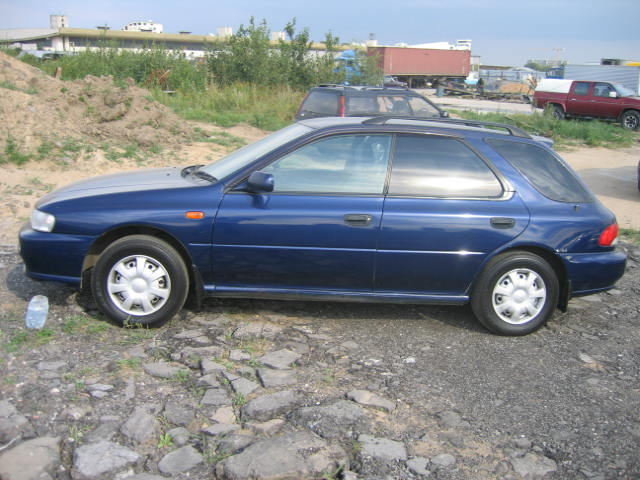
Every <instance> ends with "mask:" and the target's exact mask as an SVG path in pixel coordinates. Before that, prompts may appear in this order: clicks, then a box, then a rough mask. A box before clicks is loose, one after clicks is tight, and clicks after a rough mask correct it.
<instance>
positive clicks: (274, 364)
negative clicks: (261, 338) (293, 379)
mask: <svg viewBox="0 0 640 480" xmlns="http://www.w3.org/2000/svg"><path fill="white" fill-rule="evenodd" d="M301 356H302V355H300V354H299V353H296V352H292V351H291V350H286V349H283V350H278V351H276V352H269V353H267V354H265V355H263V356H261V357H259V358H258V361H259V362H260V363H262V364H263V365H266V366H267V367H271V368H275V369H276V370H287V369H289V368H291V364H292V363H294V362H296V361H297V360H298V359H299V358H300V357H301Z"/></svg>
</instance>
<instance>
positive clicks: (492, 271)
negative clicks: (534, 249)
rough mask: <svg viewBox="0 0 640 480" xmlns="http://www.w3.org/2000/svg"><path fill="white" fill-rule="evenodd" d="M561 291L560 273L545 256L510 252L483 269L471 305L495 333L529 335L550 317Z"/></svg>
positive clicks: (493, 260) (481, 319)
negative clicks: (558, 275)
mask: <svg viewBox="0 0 640 480" xmlns="http://www.w3.org/2000/svg"><path fill="white" fill-rule="evenodd" d="M558 294H559V281H558V277H557V275H556V272H555V271H554V270H553V268H552V267H551V265H549V263H547V261H546V260H544V259H543V258H541V257H539V256H537V255H533V254H531V253H528V252H507V253H505V254H502V255H498V256H496V257H495V258H493V259H492V260H490V261H489V263H488V264H487V265H486V267H485V268H484V269H483V271H482V273H481V274H480V276H479V277H478V279H477V280H476V283H475V285H474V288H473V291H472V294H471V308H472V309H473V313H474V314H475V316H476V317H477V319H478V320H479V321H480V323H482V324H483V325H484V326H485V327H486V328H487V329H488V330H490V331H492V332H494V333H498V334H500V335H526V334H528V333H531V332H534V331H535V330H537V329H538V328H540V327H541V326H542V325H544V324H545V323H546V321H547V320H548V319H549V317H551V315H552V314H553V312H554V311H555V308H556V306H557V305H558Z"/></svg>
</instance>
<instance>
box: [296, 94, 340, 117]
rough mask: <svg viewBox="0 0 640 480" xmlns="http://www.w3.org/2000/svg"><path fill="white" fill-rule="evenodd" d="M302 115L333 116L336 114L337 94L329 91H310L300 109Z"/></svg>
mask: <svg viewBox="0 0 640 480" xmlns="http://www.w3.org/2000/svg"><path fill="white" fill-rule="evenodd" d="M300 114H301V115H302V116H307V117H311V116H313V115H314V114H315V115H329V116H334V115H337V114H338V95H336V94H335V93H330V92H318V91H315V92H311V93H309V96H308V97H307V99H306V100H305V101H304V104H303V105H302V108H301V109H300Z"/></svg>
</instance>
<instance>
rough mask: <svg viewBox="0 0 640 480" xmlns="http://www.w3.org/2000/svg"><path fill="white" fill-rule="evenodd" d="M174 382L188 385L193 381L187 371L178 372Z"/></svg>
mask: <svg viewBox="0 0 640 480" xmlns="http://www.w3.org/2000/svg"><path fill="white" fill-rule="evenodd" d="M173 380H174V381H176V382H178V383H187V382H188V381H189V380H191V374H190V373H189V372H188V371H187V370H178V371H177V372H176V374H175V375H174V376H173Z"/></svg>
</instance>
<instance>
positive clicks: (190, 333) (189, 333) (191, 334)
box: [173, 329, 205, 340]
mask: <svg viewBox="0 0 640 480" xmlns="http://www.w3.org/2000/svg"><path fill="white" fill-rule="evenodd" d="M204 335H205V333H204V331H203V330H200V329H195V330H184V331H182V332H180V333H176V334H175V335H173V338H177V339H179V340H189V339H192V338H196V337H202V336H204Z"/></svg>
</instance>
